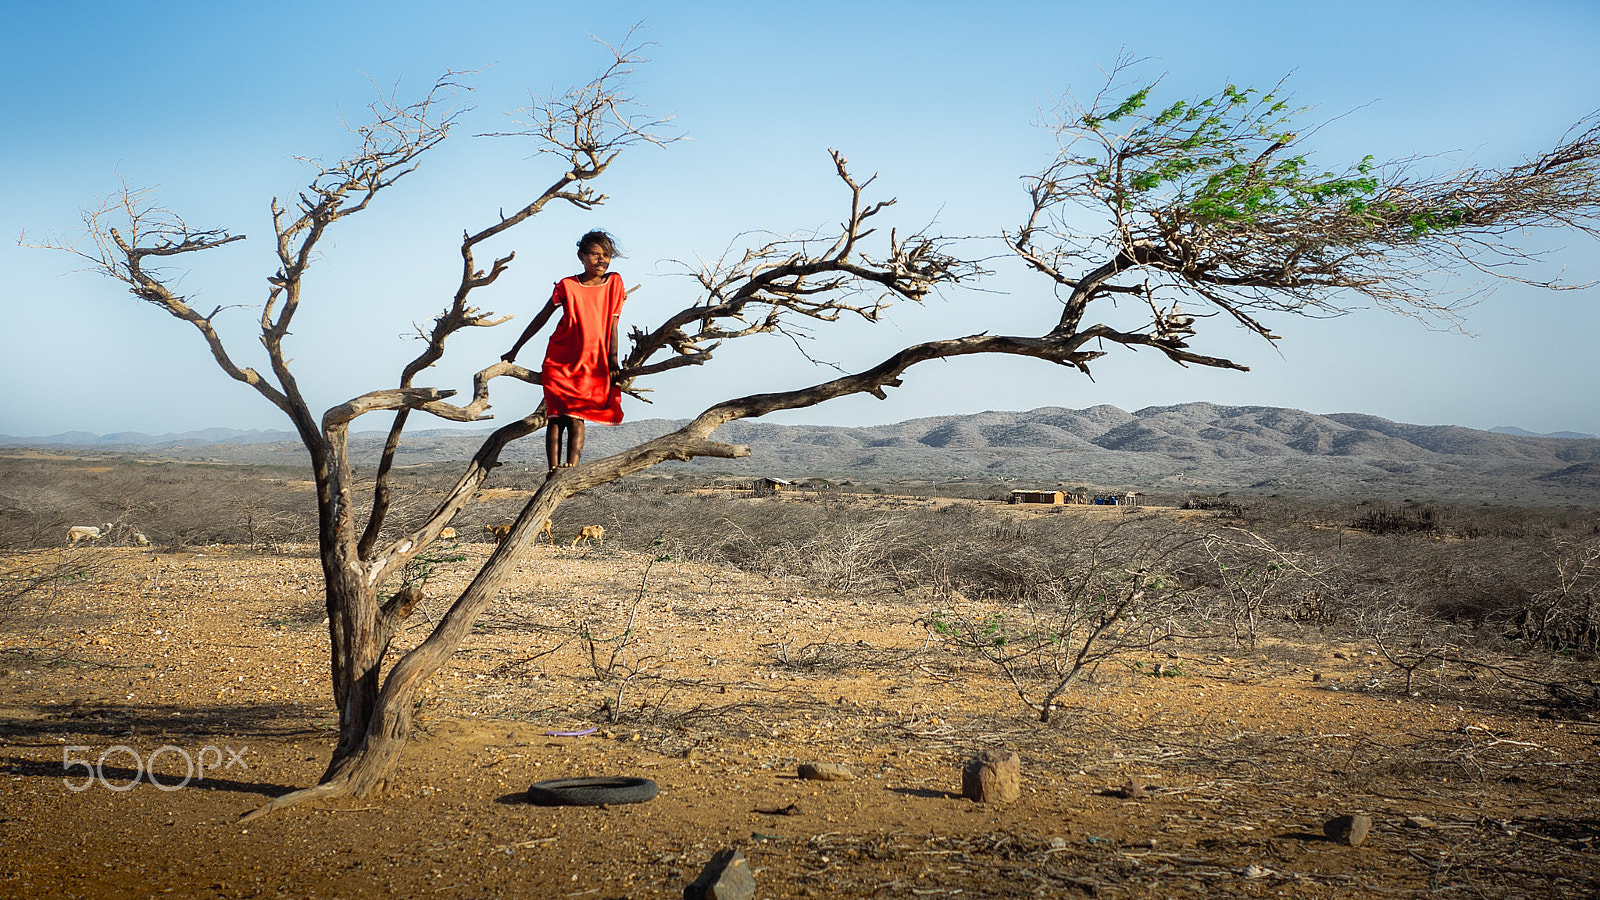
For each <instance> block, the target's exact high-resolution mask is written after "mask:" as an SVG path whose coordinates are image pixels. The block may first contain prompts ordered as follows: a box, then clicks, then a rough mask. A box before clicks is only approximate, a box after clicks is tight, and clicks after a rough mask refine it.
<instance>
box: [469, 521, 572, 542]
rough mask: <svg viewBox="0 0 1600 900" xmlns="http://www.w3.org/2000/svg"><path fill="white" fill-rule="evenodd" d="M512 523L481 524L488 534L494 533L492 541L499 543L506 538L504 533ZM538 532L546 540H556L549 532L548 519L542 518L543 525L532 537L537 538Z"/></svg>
mask: <svg viewBox="0 0 1600 900" xmlns="http://www.w3.org/2000/svg"><path fill="white" fill-rule="evenodd" d="M513 524H514V523H511V522H507V523H505V524H504V525H485V526H483V529H484V530H485V531H487V532H489V533H490V534H492V535H494V542H495V543H496V544H499V543H502V542H504V541H505V539H506V535H508V534H510V533H511V526H512V525H513ZM540 534H542V535H544V536H545V539H546V540H548V541H549V542H550V543H552V544H554V543H555V542H556V538H555V535H553V534H551V533H550V520H549V519H545V520H544V525H543V526H542V527H541V528H540V529H539V531H538V533H537V534H535V535H534V539H535V540H537V539H538V536H539V535H540Z"/></svg>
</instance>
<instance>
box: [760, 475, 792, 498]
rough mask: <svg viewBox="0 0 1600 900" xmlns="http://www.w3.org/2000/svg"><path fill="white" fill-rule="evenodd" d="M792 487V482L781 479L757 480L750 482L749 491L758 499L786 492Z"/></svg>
mask: <svg viewBox="0 0 1600 900" xmlns="http://www.w3.org/2000/svg"><path fill="white" fill-rule="evenodd" d="M793 487H794V482H792V481H788V480H786V479H783V478H757V479H756V480H755V481H752V482H750V491H751V493H753V494H755V495H756V496H758V497H765V496H767V495H769V494H776V493H778V492H780V491H787V490H789V489H791V488H793Z"/></svg>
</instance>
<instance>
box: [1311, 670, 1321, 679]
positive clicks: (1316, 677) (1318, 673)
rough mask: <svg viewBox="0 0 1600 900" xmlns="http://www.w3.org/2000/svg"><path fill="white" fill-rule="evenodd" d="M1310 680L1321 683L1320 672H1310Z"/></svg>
mask: <svg viewBox="0 0 1600 900" xmlns="http://www.w3.org/2000/svg"><path fill="white" fill-rule="evenodd" d="M1311 680H1312V681H1321V680H1322V673H1321V672H1312V673H1311Z"/></svg>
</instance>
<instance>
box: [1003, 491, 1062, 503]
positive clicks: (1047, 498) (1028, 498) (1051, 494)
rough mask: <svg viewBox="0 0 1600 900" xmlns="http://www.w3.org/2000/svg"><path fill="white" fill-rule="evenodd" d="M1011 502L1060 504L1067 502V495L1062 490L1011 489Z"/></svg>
mask: <svg viewBox="0 0 1600 900" xmlns="http://www.w3.org/2000/svg"><path fill="white" fill-rule="evenodd" d="M1011 502H1012V503H1048V504H1051V505H1054V506H1060V505H1062V504H1064V503H1066V502H1067V495H1066V494H1065V493H1064V492H1062V491H1012V492H1011Z"/></svg>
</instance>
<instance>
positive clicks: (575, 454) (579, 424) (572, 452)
mask: <svg viewBox="0 0 1600 900" xmlns="http://www.w3.org/2000/svg"><path fill="white" fill-rule="evenodd" d="M567 427H568V428H570V429H572V431H571V434H570V435H569V436H568V437H567V465H569V466H575V465H577V464H578V463H580V462H582V461H583V420H582V419H578V418H572V417H568V418H567Z"/></svg>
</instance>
